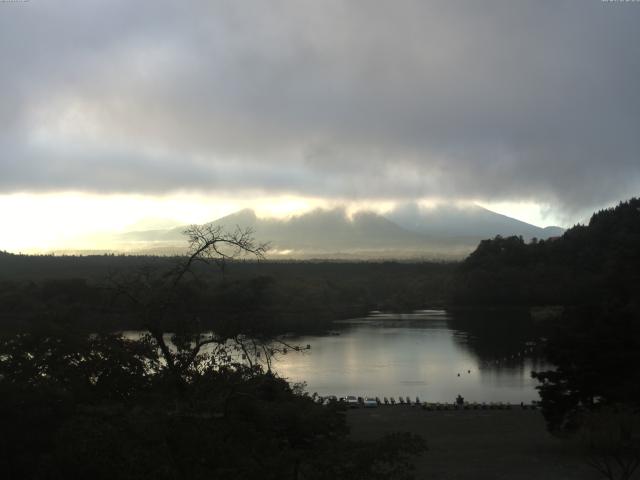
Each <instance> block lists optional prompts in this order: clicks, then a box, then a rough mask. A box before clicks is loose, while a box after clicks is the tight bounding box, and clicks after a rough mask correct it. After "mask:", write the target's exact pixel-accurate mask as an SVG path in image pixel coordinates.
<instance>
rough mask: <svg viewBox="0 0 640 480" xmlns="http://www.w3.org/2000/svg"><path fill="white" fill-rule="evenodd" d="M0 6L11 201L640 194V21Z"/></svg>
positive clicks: (618, 10)
mask: <svg viewBox="0 0 640 480" xmlns="http://www.w3.org/2000/svg"><path fill="white" fill-rule="evenodd" d="M180 6H181V5H179V4H178V3H177V2H163V1H157V2H144V3H142V2H130V1H126V2H117V1H111V2H93V1H85V2H56V3H44V2H29V3H26V4H6V5H0V36H1V40H2V42H0V69H1V71H2V76H3V79H2V82H3V83H2V91H0V102H1V105H2V109H1V110H0V125H1V126H2V133H0V147H1V148H2V157H1V158H0V166H1V167H2V175H1V176H0V191H2V192H11V191H18V190H29V191H45V190H46V191H51V190H62V189H81V190H87V191H96V192H114V191H117V192H149V193H163V192H167V191H174V190H194V189H197V190H211V191H216V192H219V191H236V192H238V191H243V190H251V191H255V190H261V191H263V192H267V193H284V192H286V193H293V194H301V195H315V196H328V197H332V196H335V197H341V198H386V199H409V198H415V197H425V196H436V197H445V198H452V199H460V198H475V199H485V200H489V201H491V200H496V201H497V200H501V201H504V200H533V201H537V202H542V203H551V204H557V205H559V206H561V207H563V208H564V209H565V210H566V211H571V210H581V209H584V208H585V207H586V208H590V207H595V206H599V205H602V204H604V203H608V202H611V201H614V200H616V199H622V198H625V197H627V196H630V195H632V194H634V193H638V191H639V190H640V189H639V187H640V155H639V154H640V95H639V94H638V83H639V80H640V55H639V54H638V48H637V46H638V44H639V43H640V29H639V28H638V22H639V21H640V4H633V3H620V4H618V3H610V2H600V1H599V0H594V1H586V0H581V1H577V0H576V1H530V2H517V3H516V2H511V1H481V2H479V1H468V2H463V1H440V2H435V1H432V2H425V1H415V2H414V1H393V2H391V1H386V2H383V1H366V2H365V1H361V2H359V1H352V2H346V1H345V2H338V1H323V2H317V1H311V0H309V1H301V0H290V1H272V2H251V4H250V3H249V2H235V1H228V2H190V3H189V4H188V6H183V7H182V8H180Z"/></svg>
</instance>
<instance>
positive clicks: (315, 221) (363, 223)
mask: <svg viewBox="0 0 640 480" xmlns="http://www.w3.org/2000/svg"><path fill="white" fill-rule="evenodd" d="M212 224H213V225H220V226H223V227H225V228H226V229H234V228H236V227H241V228H251V229H253V231H254V234H255V237H256V239H257V240H258V241H261V242H262V241H268V242H269V244H270V247H271V249H270V252H269V256H270V257H271V258H343V259H344V258H354V259H355V258H360V259H367V258H461V257H463V256H465V255H467V254H468V253H469V252H471V251H472V250H473V249H474V248H475V247H476V246H477V244H478V243H479V241H480V240H482V239H483V238H493V237H495V236H496V235H502V236H510V235H522V236H523V237H524V238H527V239H529V238H532V237H537V238H547V237H550V236H557V235H558V234H561V233H562V229H559V228H558V227H549V228H547V229H543V228H539V227H536V226H534V225H530V224H528V223H525V222H521V221H519V220H515V219H513V218H510V217H507V216H505V215H500V214H497V213H494V212H491V211H489V210H486V209H484V208H482V207H476V206H474V207H469V208H458V207H438V208H434V209H423V208H420V207H418V206H417V205H413V204H408V205H404V206H401V207H399V208H397V209H395V210H393V211H391V212H389V213H388V214H386V215H380V214H377V213H374V212H366V211H363V212H358V213H356V214H354V215H353V216H349V215H347V212H346V210H345V209H344V208H334V209H329V210H323V209H317V210H313V211H311V212H308V213H304V214H300V215H295V216H293V217H291V218H290V219H276V218H259V217H257V216H256V214H255V213H254V212H253V211H252V210H250V209H245V210H240V211H238V212H236V213H233V214H231V215H227V216H226V217H222V218H220V219H217V220H215V221H213V222H212ZM183 231H184V227H175V228H171V229H153V230H139V231H132V232H127V233H125V234H122V235H120V236H119V237H118V238H117V243H119V244H120V245H121V246H122V247H123V248H125V249H128V250H135V251H137V252H144V253H177V252H180V251H184V245H185V242H184V240H185V239H184V235H183V234H182V232H183Z"/></svg>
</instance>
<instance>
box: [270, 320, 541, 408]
mask: <svg viewBox="0 0 640 480" xmlns="http://www.w3.org/2000/svg"><path fill="white" fill-rule="evenodd" d="M453 325H455V322H452V318H451V316H450V315H448V314H447V313H446V312H445V311H443V310H424V311H419V312H415V313H412V314H403V315H397V314H382V313H374V314H372V315H370V316H369V317H367V318H364V319H354V320H350V321H344V322H340V329H339V335H324V336H316V335H314V336H301V337H296V338H293V339H291V340H290V341H291V342H293V343H297V344H300V345H306V344H310V345H311V350H310V351H305V352H304V353H296V352H291V353H289V354H288V355H285V356H280V357H278V359H277V360H276V362H275V363H274V367H275V370H276V371H277V372H278V373H279V374H280V375H281V376H283V377H285V378H287V379H288V380H289V381H292V382H300V381H305V382H306V383H307V390H308V391H309V392H317V393H318V394H320V395H336V396H346V395H360V396H379V397H383V396H387V397H388V396H394V397H397V396H398V395H402V396H403V397H404V396H409V397H411V399H412V400H413V399H414V398H415V397H416V396H419V397H420V399H421V400H422V401H430V402H445V401H446V402H452V401H453V400H454V398H455V397H456V395H457V394H461V395H462V396H463V397H464V398H465V400H468V401H478V402H492V401H495V402H499V401H502V402H512V403H519V402H521V401H524V402H530V401H532V400H537V399H538V394H537V391H536V390H535V385H536V381H535V380H533V379H532V378H531V371H532V370H540V369H544V368H546V366H545V365H544V364H541V363H540V362H539V361H536V360H535V359H534V358H532V357H531V356H529V355H527V354H526V353H523V352H520V351H519V348H518V346H517V345H512V347H513V348H511V349H510V348H505V351H506V352H507V353H504V357H500V356H497V357H496V356H487V355H481V354H480V353H479V352H482V346H480V347H479V348H477V349H475V350H474V347H475V346H476V344H477V343H478V339H477V338H475V337H473V336H471V335H470V334H469V333H468V332H467V331H464V330H459V329H456V328H453ZM492 340H494V341H495V340H500V339H495V338H494V339H492ZM509 341H511V342H513V340H512V339H509V338H508V337H505V338H504V340H503V342H502V344H501V347H508V346H507V345H505V343H504V342H509ZM509 352H511V354H509ZM514 352H517V353H514ZM501 354H502V353H501Z"/></svg>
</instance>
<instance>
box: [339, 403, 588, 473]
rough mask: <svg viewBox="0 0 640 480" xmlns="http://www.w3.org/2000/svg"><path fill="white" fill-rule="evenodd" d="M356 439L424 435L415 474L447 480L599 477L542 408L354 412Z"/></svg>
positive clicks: (349, 416)
mask: <svg viewBox="0 0 640 480" xmlns="http://www.w3.org/2000/svg"><path fill="white" fill-rule="evenodd" d="M347 419H348V422H349V425H350V426H351V431H352V433H351V435H352V436H353V438H354V439H362V440H364V439H375V438H379V437H381V436H382V435H384V434H385V433H389V432H393V431H403V432H404V431H406V432H413V433H417V434H420V435H422V436H423V437H424V438H425V440H426V441H427V446H428V449H429V450H428V451H427V452H426V453H425V454H423V455H422V456H420V457H419V458H418V459H417V460H416V462H415V466H416V478H418V479H423V478H424V479H442V480H445V479H446V480H449V479H451V480H453V479H455V480H466V479H469V480H472V479H473V480H485V479H486V480H500V479H505V480H506V479H509V480H533V479H536V480H537V479H540V480H543V479H544V480H555V479H558V480H574V479H575V480H577V479H580V480H590V479H594V480H595V479H597V478H600V477H599V476H598V475H597V474H596V472H595V470H592V469H591V467H589V466H587V465H586V464H585V463H584V461H583V459H582V458H581V457H580V456H579V455H578V454H577V452H576V450H575V448H574V447H573V446H572V445H571V444H570V443H568V442H565V441H562V440H559V439H557V438H554V437H552V436H551V435H550V434H549V433H548V432H547V431H546V429H545V424H544V419H543V418H542V414H541V413H540V412H539V411H533V410H521V409H519V408H516V409H513V410H462V411H434V412H428V411H424V410H422V409H420V408H416V407H407V406H402V407H398V406H396V407H384V406H383V407H379V408H372V409H355V410H349V411H348V413H347Z"/></svg>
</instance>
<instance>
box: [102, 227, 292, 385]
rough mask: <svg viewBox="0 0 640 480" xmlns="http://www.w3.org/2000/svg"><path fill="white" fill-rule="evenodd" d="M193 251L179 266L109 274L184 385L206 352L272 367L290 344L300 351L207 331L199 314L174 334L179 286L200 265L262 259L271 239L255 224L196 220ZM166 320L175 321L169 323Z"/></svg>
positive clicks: (223, 358) (110, 282) (220, 359)
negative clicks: (261, 239)
mask: <svg viewBox="0 0 640 480" xmlns="http://www.w3.org/2000/svg"><path fill="white" fill-rule="evenodd" d="M184 234H185V236H186V237H187V240H188V245H189V250H188V254H187V256H186V257H184V259H181V260H180V261H179V262H178V264H177V265H175V267H173V268H170V269H168V270H165V271H158V269H156V268H150V267H146V268H142V269H140V270H138V271H137V272H134V273H128V274H126V275H110V276H109V278H108V285H109V288H110V289H111V290H113V291H115V292H117V294H119V295H122V296H124V297H126V298H127V299H128V300H129V301H130V302H131V303H132V304H133V305H134V306H135V307H136V312H137V315H138V317H139V319H140V320H141V326H142V328H143V329H144V330H146V332H147V333H146V338H147V340H148V341H152V342H154V343H155V344H156V345H157V347H158V349H159V350H160V353H161V355H162V358H163V359H164V362H165V364H166V368H167V369H168V370H169V371H170V372H171V374H172V375H173V376H174V377H175V379H176V381H177V382H178V383H179V384H183V383H184V382H185V381H186V380H187V379H188V377H189V375H192V374H194V373H195V372H196V370H197V368H198V365H199V364H200V363H201V360H202V359H203V357H204V356H205V355H204V354H203V351H204V350H205V349H206V350H207V351H208V353H207V354H206V357H207V359H208V360H210V361H214V362H219V363H225V364H229V363H232V362H234V359H233V357H234V356H235V357H236V358H237V357H240V358H241V360H242V361H244V362H246V363H248V364H249V365H250V366H252V365H253V364H254V363H257V362H263V363H264V364H265V365H266V366H267V368H268V369H270V368H271V359H272V358H273V356H274V355H275V354H277V353H278V352H286V350H287V349H288V348H291V349H295V350H300V348H299V347H297V346H291V345H288V344H287V343H286V342H285V341H283V340H276V339H270V341H269V342H265V341H264V339H263V340H258V339H255V338H248V337H245V336H243V335H241V334H237V335H234V336H233V337H232V338H225V337H223V336H220V335H218V334H216V333H215V332H205V331H203V328H202V326H201V325H200V321H199V319H198V318H194V319H190V320H189V321H187V320H184V321H182V322H181V323H180V328H178V329H174V330H176V331H172V332H171V334H169V332H168V331H167V323H169V324H171V325H173V326H175V319H169V318H168V317H170V316H171V315H173V314H174V312H172V311H171V308H170V307H171V306H172V305H174V304H175V302H176V300H178V299H179V296H180V287H181V286H182V284H183V283H184V281H185V279H186V278H187V277H188V276H194V277H197V271H196V268H195V266H196V264H200V263H203V264H209V265H210V264H213V265H215V266H217V267H218V268H220V269H224V268H225V266H226V264H227V262H228V261H230V260H233V259H238V258H243V257H250V258H257V259H263V258H264V255H265V253H266V251H267V249H268V244H266V243H257V242H256V241H255V239H254V232H253V230H252V229H249V228H245V229H242V228H240V227H236V228H235V230H233V231H227V230H225V229H224V228H223V227H222V226H217V225H212V224H205V225H192V226H190V227H189V228H187V229H186V230H185V231H184ZM167 320H171V321H170V322H167Z"/></svg>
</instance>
